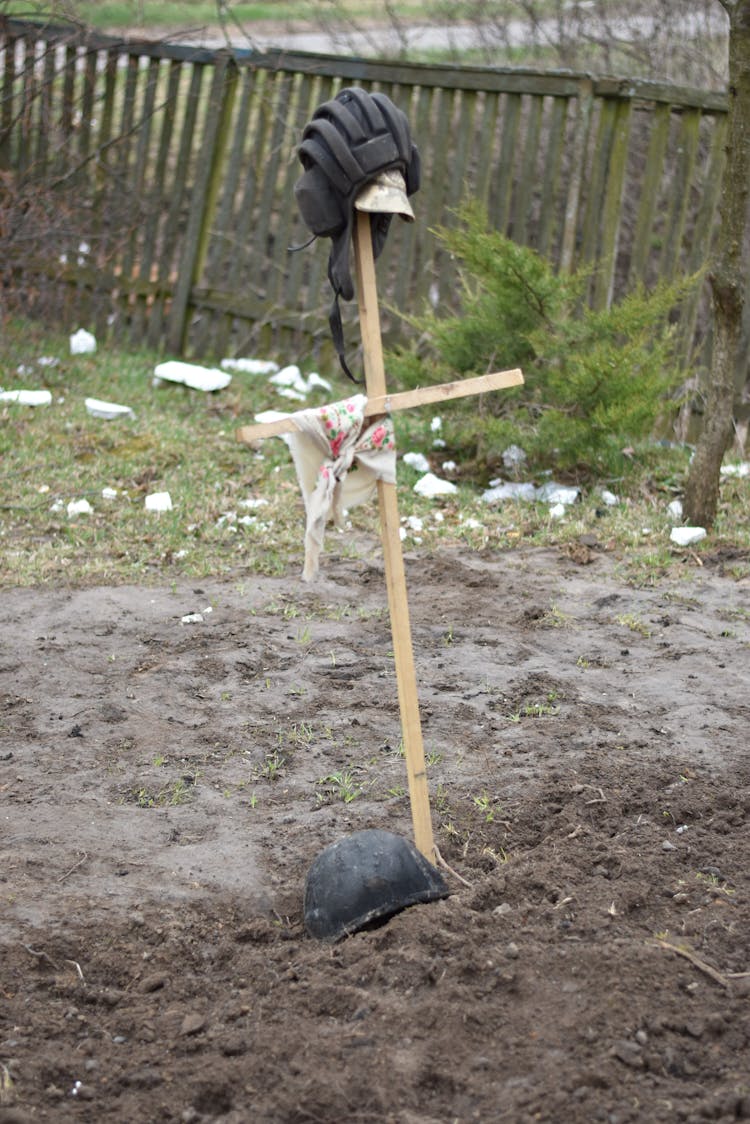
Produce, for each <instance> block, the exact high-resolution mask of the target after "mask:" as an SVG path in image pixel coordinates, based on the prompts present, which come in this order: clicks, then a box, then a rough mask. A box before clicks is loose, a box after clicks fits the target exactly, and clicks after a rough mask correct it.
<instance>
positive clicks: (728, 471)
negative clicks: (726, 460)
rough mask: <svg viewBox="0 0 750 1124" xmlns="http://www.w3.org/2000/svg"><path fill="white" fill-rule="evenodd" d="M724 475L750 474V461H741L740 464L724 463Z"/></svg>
mask: <svg viewBox="0 0 750 1124" xmlns="http://www.w3.org/2000/svg"><path fill="white" fill-rule="evenodd" d="M720 471H721V475H722V476H750V461H740V462H739V464H723V465H722V466H721V470H720Z"/></svg>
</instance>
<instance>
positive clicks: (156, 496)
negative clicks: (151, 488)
mask: <svg viewBox="0 0 750 1124" xmlns="http://www.w3.org/2000/svg"><path fill="white" fill-rule="evenodd" d="M145 503H146V511H156V512H162V511H171V510H172V497H171V496H170V494H169V492H150V493H149V495H147V496H146V501H145Z"/></svg>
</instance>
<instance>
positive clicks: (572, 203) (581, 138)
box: [560, 79, 594, 273]
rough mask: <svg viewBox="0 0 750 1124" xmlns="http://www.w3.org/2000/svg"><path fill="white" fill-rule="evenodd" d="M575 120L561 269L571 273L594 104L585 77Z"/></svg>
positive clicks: (589, 86)
mask: <svg viewBox="0 0 750 1124" xmlns="http://www.w3.org/2000/svg"><path fill="white" fill-rule="evenodd" d="M575 104H576V115H577V116H576V122H575V132H574V135H573V145H572V152H571V175H570V180H569V183H568V193H567V198H566V201H565V219H564V222H563V232H562V245H561V248H560V269H561V270H564V271H565V272H566V273H570V271H571V270H572V269H573V265H574V260H575V251H576V239H577V235H578V219H579V216H578V211H579V207H580V203H581V189H582V186H583V179H584V173H585V167H584V155H585V153H586V151H587V149H588V144H589V129H590V127H591V114H592V110H593V104H594V87H593V83H592V82H591V80H590V79H583V80H582V81H581V83H580V86H579V89H578V97H577V99H576V103H575Z"/></svg>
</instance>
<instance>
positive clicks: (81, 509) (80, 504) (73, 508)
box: [68, 500, 94, 519]
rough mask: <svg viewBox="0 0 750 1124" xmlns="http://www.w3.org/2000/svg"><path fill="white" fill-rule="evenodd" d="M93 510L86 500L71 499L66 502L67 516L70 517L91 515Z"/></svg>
mask: <svg viewBox="0 0 750 1124" xmlns="http://www.w3.org/2000/svg"><path fill="white" fill-rule="evenodd" d="M93 510H94V509H93V507H92V506H91V504H90V503H89V501H88V500H71V501H70V503H69V504H68V516H69V517H70V518H71V519H72V518H74V517H75V516H76V515H91V514H92V512H93Z"/></svg>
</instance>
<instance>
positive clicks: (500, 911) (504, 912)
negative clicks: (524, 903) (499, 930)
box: [492, 902, 512, 917]
mask: <svg viewBox="0 0 750 1124" xmlns="http://www.w3.org/2000/svg"><path fill="white" fill-rule="evenodd" d="M511 912H512V906H510V905H509V904H508V902H501V903H500V905H496V906H495V908H494V909H493V911H492V913H493V915H494V916H495V917H507V916H508V914H509V913H511Z"/></svg>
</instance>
